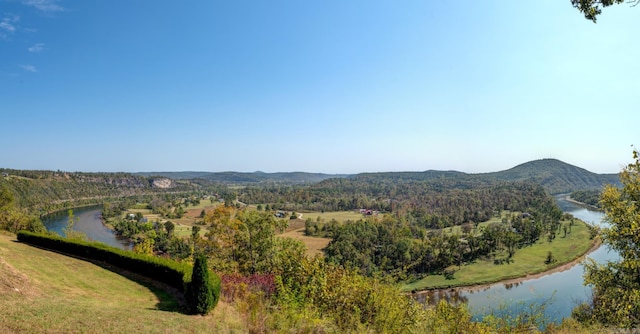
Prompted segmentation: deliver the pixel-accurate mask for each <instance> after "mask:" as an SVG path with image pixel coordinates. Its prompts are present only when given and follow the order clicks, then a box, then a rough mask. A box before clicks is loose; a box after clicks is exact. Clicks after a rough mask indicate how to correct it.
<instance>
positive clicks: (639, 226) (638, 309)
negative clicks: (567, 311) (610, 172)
mask: <svg viewBox="0 0 640 334" xmlns="http://www.w3.org/2000/svg"><path fill="white" fill-rule="evenodd" d="M638 155H639V153H638V151H634V152H633V158H634V160H635V161H634V162H633V163H631V164H629V165H628V166H627V167H626V168H625V169H624V170H623V171H622V172H621V173H620V180H621V182H622V188H620V189H618V188H615V187H613V186H608V187H606V188H605V190H604V191H603V193H602V198H601V205H602V208H603V209H604V211H605V219H606V221H607V222H608V223H609V224H610V227H609V228H606V229H604V230H603V241H604V243H605V244H607V245H608V246H609V247H610V248H611V249H612V250H615V251H617V252H618V253H619V254H620V256H621V257H622V259H621V260H620V261H619V262H608V263H606V264H603V265H599V264H597V263H595V262H594V261H591V262H590V263H588V264H587V265H586V273H585V284H591V285H593V297H592V299H591V301H590V303H588V304H582V305H580V306H578V307H577V308H576V309H574V311H573V316H574V317H575V318H577V319H578V320H580V321H582V322H585V323H589V322H597V323H602V324H605V325H612V326H616V327H623V328H634V327H638V326H640V279H638V277H640V206H639V205H640V204H639V203H640V202H638V201H639V200H640V157H639V156H638Z"/></svg>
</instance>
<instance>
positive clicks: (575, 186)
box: [478, 159, 620, 194]
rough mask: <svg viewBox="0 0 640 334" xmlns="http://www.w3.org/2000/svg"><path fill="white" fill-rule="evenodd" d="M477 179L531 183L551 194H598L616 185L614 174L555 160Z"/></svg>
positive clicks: (524, 165) (522, 165) (539, 161)
mask: <svg viewBox="0 0 640 334" xmlns="http://www.w3.org/2000/svg"><path fill="white" fill-rule="evenodd" d="M478 175H479V176H484V177H492V178H496V179H498V180H503V181H530V182H534V183H536V184H539V185H541V186H543V187H544V188H545V189H546V190H547V191H548V192H549V193H551V194H560V193H570V192H573V191H577V190H588V189H598V190H599V189H601V188H602V187H604V186H605V185H607V184H613V185H619V184H620V181H619V179H618V174H596V173H592V172H590V171H588V170H586V169H584V168H580V167H577V166H574V165H570V164H568V163H565V162H562V161H560V160H557V159H541V160H534V161H530V162H527V163H524V164H521V165H518V166H515V167H513V168H511V169H508V170H505V171H501V172H495V173H486V174H478Z"/></svg>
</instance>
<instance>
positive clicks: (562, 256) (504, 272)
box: [402, 221, 595, 291]
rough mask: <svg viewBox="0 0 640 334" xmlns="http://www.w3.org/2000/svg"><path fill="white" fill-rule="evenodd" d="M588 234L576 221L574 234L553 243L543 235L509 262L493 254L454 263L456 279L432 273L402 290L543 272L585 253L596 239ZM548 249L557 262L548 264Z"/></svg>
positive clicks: (557, 237) (477, 282)
mask: <svg viewBox="0 0 640 334" xmlns="http://www.w3.org/2000/svg"><path fill="white" fill-rule="evenodd" d="M562 223H563V224H564V223H568V222H562ZM589 235H590V234H589V229H588V228H587V226H586V224H585V223H583V222H581V221H576V224H575V225H574V226H572V228H571V233H568V234H567V236H566V237H564V233H562V232H559V233H557V234H556V238H555V240H553V242H551V243H550V242H548V241H547V238H546V236H543V237H541V238H540V240H539V241H538V242H537V243H536V244H534V245H532V246H527V247H524V248H521V249H518V250H517V251H516V253H515V254H514V256H513V258H512V259H511V261H510V262H509V263H504V264H494V257H490V258H489V259H485V260H477V261H475V262H473V263H470V264H463V265H462V266H459V267H458V266H451V267H449V269H453V270H455V274H454V278H453V279H449V280H448V279H445V277H444V276H443V275H429V276H427V277H425V278H423V279H420V280H417V281H414V282H410V283H407V284H405V285H404V286H403V287H402V289H403V290H405V291H412V290H424V289H430V288H444V287H454V286H465V285H473V284H485V283H492V282H497V281H500V280H504V279H509V278H516V277H522V276H526V275H530V274H536V273H541V272H544V271H547V270H549V269H552V268H553V267H556V266H559V265H562V264H565V263H568V262H571V261H573V260H574V259H576V258H579V257H581V256H582V255H584V254H585V253H586V252H587V251H588V250H589V249H590V248H591V247H593V245H594V243H595V241H594V240H590V239H589ZM549 251H550V252H552V254H553V256H554V257H555V259H556V262H554V263H551V264H546V263H545V259H546V258H547V254H548V252H549ZM506 257H507V254H506V252H502V253H498V254H496V256H495V258H497V259H505V258H506Z"/></svg>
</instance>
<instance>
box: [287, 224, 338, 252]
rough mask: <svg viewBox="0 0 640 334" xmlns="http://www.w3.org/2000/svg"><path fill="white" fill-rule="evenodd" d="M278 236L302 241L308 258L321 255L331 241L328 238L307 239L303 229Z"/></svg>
mask: <svg viewBox="0 0 640 334" xmlns="http://www.w3.org/2000/svg"><path fill="white" fill-rule="evenodd" d="M280 236H281V237H288V238H292V239H296V240H300V241H302V242H303V243H304V244H305V245H306V246H307V255H309V256H314V255H316V254H321V255H322V254H323V253H322V250H323V249H324V248H325V247H327V245H328V244H329V242H330V241H331V239H329V238H316V237H308V236H306V235H304V228H301V229H298V230H293V231H288V232H285V233H283V234H280Z"/></svg>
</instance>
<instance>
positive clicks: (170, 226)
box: [164, 221, 176, 238]
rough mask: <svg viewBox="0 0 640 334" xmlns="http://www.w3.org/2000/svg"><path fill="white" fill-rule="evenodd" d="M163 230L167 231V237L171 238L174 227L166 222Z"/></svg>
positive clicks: (169, 222)
mask: <svg viewBox="0 0 640 334" xmlns="http://www.w3.org/2000/svg"><path fill="white" fill-rule="evenodd" d="M164 229H165V230H167V236H168V237H169V238H171V237H172V236H173V231H174V230H175V229H176V225H175V224H173V223H172V222H171V221H167V222H166V223H164Z"/></svg>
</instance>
